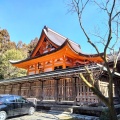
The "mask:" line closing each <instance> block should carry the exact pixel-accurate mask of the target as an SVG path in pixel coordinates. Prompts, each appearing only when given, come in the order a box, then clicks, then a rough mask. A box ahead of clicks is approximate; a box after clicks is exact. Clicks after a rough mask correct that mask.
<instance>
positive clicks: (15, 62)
mask: <svg viewBox="0 0 120 120" xmlns="http://www.w3.org/2000/svg"><path fill="white" fill-rule="evenodd" d="M66 44H67V41H65V42H64V44H62V46H60V47H59V48H57V49H56V50H53V51H50V52H49V53H44V54H42V55H39V56H36V57H34V58H27V59H24V60H19V61H13V60H9V62H10V63H11V64H13V65H14V64H19V63H23V62H26V61H30V60H33V59H37V58H40V57H43V56H45V55H49V54H52V53H54V52H57V51H59V50H60V49H62V48H63V47H64V46H65V45H66Z"/></svg>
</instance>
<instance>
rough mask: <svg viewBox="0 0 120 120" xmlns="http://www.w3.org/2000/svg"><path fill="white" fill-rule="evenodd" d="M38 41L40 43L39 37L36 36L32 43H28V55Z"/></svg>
mask: <svg viewBox="0 0 120 120" xmlns="http://www.w3.org/2000/svg"><path fill="white" fill-rule="evenodd" d="M37 43H38V38H37V37H36V38H35V39H34V40H31V42H30V44H28V56H29V55H30V54H31V53H32V51H33V49H34V48H35V46H36V44H37Z"/></svg>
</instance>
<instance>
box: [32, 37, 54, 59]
mask: <svg viewBox="0 0 120 120" xmlns="http://www.w3.org/2000/svg"><path fill="white" fill-rule="evenodd" d="M55 49H56V47H55V46H54V45H53V44H52V43H51V42H50V41H49V40H47V38H44V40H43V41H42V43H41V45H40V46H39V49H38V50H37V51H36V54H35V56H34V57H36V56H40V55H42V54H45V53H49V52H51V51H53V50H55Z"/></svg>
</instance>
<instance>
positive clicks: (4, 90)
mask: <svg viewBox="0 0 120 120" xmlns="http://www.w3.org/2000/svg"><path fill="white" fill-rule="evenodd" d="M5 89H6V85H4V94H5Z"/></svg>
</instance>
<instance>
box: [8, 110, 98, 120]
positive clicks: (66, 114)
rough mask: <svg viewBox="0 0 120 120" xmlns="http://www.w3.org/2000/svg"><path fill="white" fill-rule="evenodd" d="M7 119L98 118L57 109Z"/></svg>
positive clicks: (54, 119)
mask: <svg viewBox="0 0 120 120" xmlns="http://www.w3.org/2000/svg"><path fill="white" fill-rule="evenodd" d="M7 120H99V118H98V117H93V116H86V115H78V114H71V113H69V112H60V111H59V112H58V111H37V112H35V113H34V115H23V116H17V117H12V118H8V119H7Z"/></svg>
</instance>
